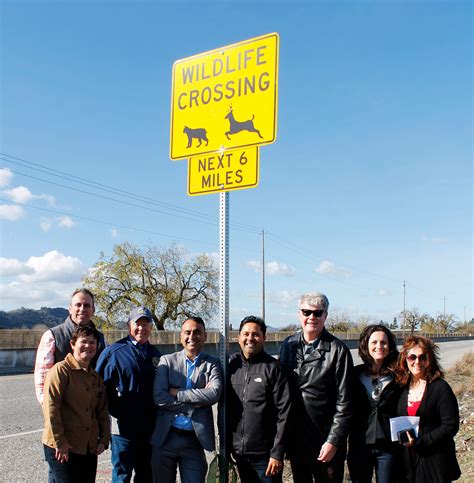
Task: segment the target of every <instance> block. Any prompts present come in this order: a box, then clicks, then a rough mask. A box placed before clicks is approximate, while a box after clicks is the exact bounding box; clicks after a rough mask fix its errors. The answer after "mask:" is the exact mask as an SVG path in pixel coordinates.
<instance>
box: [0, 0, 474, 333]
mask: <svg viewBox="0 0 474 483" xmlns="http://www.w3.org/2000/svg"><path fill="white" fill-rule="evenodd" d="M1 9H2V10H1V17H2V24H1V59H2V60H1V77H0V78H1V90H0V94H1V152H2V155H1V157H0V161H1V164H0V167H1V168H3V169H2V171H0V191H1V193H0V198H1V199H2V201H0V218H1V219H0V223H1V230H2V232H1V257H2V259H1V265H0V270H1V272H0V273H1V274H2V275H3V276H2V279H1V284H0V298H1V303H0V309H2V310H10V309H12V308H18V307H20V306H24V307H32V308H38V307H40V306H45V305H46V306H58V305H59V306H64V305H67V302H68V295H69V293H70V292H71V289H72V288H74V287H76V286H77V285H78V284H79V283H80V280H81V276H82V275H83V274H84V273H85V272H86V271H87V270H88V268H89V267H91V266H92V265H93V264H94V263H95V262H96V261H97V260H98V257H99V254H100V252H104V253H106V254H110V253H111V251H112V248H113V246H114V244H116V243H122V242H124V241H129V242H133V243H135V244H137V245H139V246H145V245H147V244H157V245H160V246H167V245H169V244H170V243H172V242H173V241H175V242H177V243H179V244H182V245H184V246H185V247H186V248H187V249H189V251H190V252H191V253H200V252H207V253H211V254H212V253H213V254H215V253H217V252H218V236H219V233H218V195H207V196H199V197H188V196H187V194H186V178H187V161H186V160H181V161H171V160H170V159H169V129H170V128H169V119H170V95H171V69H172V64H173V62H174V61H175V60H177V59H182V58H185V57H188V56H190V55H194V54H198V53H200V52H204V51H207V50H211V49H215V48H218V47H221V46H224V45H228V44H232V43H235V42H238V41H241V40H245V39H248V38H251V37H255V36H259V35H263V34H266V33H270V32H278V34H279V36H280V59H279V61H280V65H279V104H278V136H277V140H276V142H275V143H274V144H272V145H269V146H264V147H262V148H261V151H260V160H261V164H260V184H259V186H258V187H257V188H255V189H249V190H243V191H238V192H233V193H231V195H230V221H231V223H232V224H233V225H232V229H231V233H230V237H231V238H230V261H231V263H230V314H231V317H230V318H231V322H232V323H233V324H234V325H235V324H237V322H238V321H239V320H240V319H241V318H242V317H243V316H244V315H248V314H250V313H256V314H259V313H260V312H261V295H260V290H261V287H260V280H261V275H260V273H259V270H260V268H259V260H260V249H261V240H260V238H261V237H260V234H259V232H260V230H262V229H264V230H265V232H266V233H267V234H268V235H267V238H266V261H267V263H268V266H267V269H266V272H267V279H266V287H267V308H266V313H267V322H268V323H269V324H270V325H273V326H280V325H284V324H288V323H294V322H295V321H296V301H297V298H298V295H300V294H301V293H305V292H310V291H322V292H324V293H326V294H327V295H328V297H329V299H330V302H331V308H332V309H334V310H337V311H339V312H347V313H349V314H350V315H351V317H352V318H353V320H357V319H358V318H359V317H361V316H364V315H368V316H371V317H373V318H374V320H375V319H376V320H380V319H383V320H386V321H391V320H392V319H393V317H394V316H397V315H398V314H399V313H400V311H401V310H402V308H403V280H406V307H407V308H412V307H416V308H418V309H419V310H420V311H421V312H427V313H430V314H432V315H436V314H437V313H440V312H443V307H444V303H445V306H446V312H447V313H454V314H455V315H456V316H457V317H458V319H460V320H463V319H464V314H466V317H467V318H468V319H470V318H471V317H472V316H473V315H472V293H473V286H472V285H473V282H472V280H473V278H472V270H473V265H472V222H473V217H472V209H473V197H472V180H473V178H472V4H471V2H467V1H466V2H461V1H451V2H443V1H423V2H416V1H415V2H397V1H379V2H370V1H364V2H362V1H361V2H355V1H352V2H351V1H345V2H317V1H315V2H293V1H292V2H289V1H279V2H263V1H261V2H232V1H208V2H199V1H194V2H186V1H180V2H147V1H137V2H134V1H128V2H112V1H103V2H96V1H93V0H91V1H83V2H73V1H62V2H61V1H58V2H44V1H32V2H24V1H2V2H1ZM13 157H15V158H19V159H21V160H24V161H19V159H15V158H13ZM25 161H26V162H25ZM19 163H21V164H19ZM31 163H36V164H35V165H33V164H31ZM32 167H34V168H36V169H31V168H32ZM38 169H41V170H43V171H47V172H46V173H45V172H40V171H38ZM8 170H9V171H8ZM50 170H58V171H61V172H62V173H67V174H68V175H70V177H71V178H69V180H66V179H64V178H58V177H54V176H52V174H51V173H52V172H51V171H50ZM56 174H58V173H56ZM62 176H64V175H62ZM74 177H76V179H78V178H81V179H80V180H79V181H82V182H84V180H91V181H94V182H96V183H100V184H101V185H103V186H102V187H101V188H100V189H98V190H97V189H93V188H92V187H88V186H85V185H84V184H77V183H74V181H73V179H74ZM39 178H41V179H39ZM53 183H56V184H53ZM65 186H69V187H73V188H75V189H76V191H74V190H71V189H68V188H66V187H65ZM110 188H116V189H120V190H124V191H127V192H131V193H135V194H137V195H140V196H145V197H148V198H152V199H153V200H155V201H158V202H162V203H166V204H168V205H169V206H168V207H164V206H161V207H160V206H157V205H156V204H155V205H150V204H147V205H146V206H147V207H148V208H152V209H153V210H155V211H150V210H149V209H145V208H144V207H143V206H145V205H143V204H141V203H137V202H136V201H133V200H132V199H130V198H121V199H122V200H123V201H126V202H127V203H135V204H139V205H141V206H142V207H137V206H130V205H127V204H123V203H117V202H115V201H112V200H110V199H104V198H103V197H109V198H119V197H118V196H117V195H113V194H111V193H110V192H108V191H106V190H109V189H110ZM77 190H83V191H88V192H89V193H84V192H80V191H77ZM92 192H93V193H96V194H98V195H100V196H94V195H91V194H90V193H92ZM14 202H17V204H14ZM18 203H19V204H18ZM183 209H184V210H190V211H187V212H186V214H184V212H183V211H179V210H183ZM48 210H49V211H48ZM178 215H179V216H178ZM201 215H204V217H203V216H201ZM183 216H184V218H183ZM199 220H203V221H205V222H206V223H202V222H199ZM242 225H244V227H242ZM126 227H127V228H126Z"/></svg>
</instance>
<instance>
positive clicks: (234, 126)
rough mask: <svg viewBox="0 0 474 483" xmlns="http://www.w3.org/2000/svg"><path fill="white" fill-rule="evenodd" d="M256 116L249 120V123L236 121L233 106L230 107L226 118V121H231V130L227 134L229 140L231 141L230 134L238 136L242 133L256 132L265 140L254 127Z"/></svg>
mask: <svg viewBox="0 0 474 483" xmlns="http://www.w3.org/2000/svg"><path fill="white" fill-rule="evenodd" d="M254 117H255V116H254V115H252V119H248V120H247V121H236V119H235V117H234V112H233V110H232V106H230V109H229V112H228V113H227V115H226V116H225V119H228V120H229V123H230V127H229V130H228V131H227V132H226V133H225V135H226V137H227V139H230V137H229V134H237V133H239V132H241V131H249V132H255V133H257V134H258V137H259V138H260V139H263V136H262V135H261V134H260V131H259V130H258V129H256V128H255V126H254V125H253V119H254Z"/></svg>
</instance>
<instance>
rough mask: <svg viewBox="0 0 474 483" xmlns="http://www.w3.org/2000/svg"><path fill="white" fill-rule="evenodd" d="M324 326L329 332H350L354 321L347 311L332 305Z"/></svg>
mask: <svg viewBox="0 0 474 483" xmlns="http://www.w3.org/2000/svg"><path fill="white" fill-rule="evenodd" d="M326 327H327V329H328V330H330V331H331V332H350V331H351V330H352V329H354V323H353V322H352V321H351V318H350V316H349V314H348V313H347V312H345V311H343V310H340V309H338V308H337V307H333V308H332V309H331V310H330V311H329V315H328V318H327V321H326Z"/></svg>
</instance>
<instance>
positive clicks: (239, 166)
mask: <svg viewBox="0 0 474 483" xmlns="http://www.w3.org/2000/svg"><path fill="white" fill-rule="evenodd" d="M258 152H259V149H258V147H256V146H254V147H248V148H245V149H239V150H236V151H230V150H226V151H223V152H221V153H211V154H201V155H199V156H196V157H193V158H190V159H189V162H188V195H189V196H195V195H206V194H209V193H218V192H220V191H234V190H243V189H247V188H255V187H256V186H257V185H258V177H259V169H258Z"/></svg>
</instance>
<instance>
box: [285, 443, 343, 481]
mask: <svg viewBox="0 0 474 483" xmlns="http://www.w3.org/2000/svg"><path fill="white" fill-rule="evenodd" d="M317 457H318V453H317V452H315V453H314V458H312V459H311V460H301V459H300V458H295V459H292V458H290V463H291V471H292V472H293V481H294V483H314V482H315V483H326V482H328V483H329V482H330V483H342V481H343V479H344V460H345V459H346V452H345V451H344V449H341V448H338V449H337V451H336V454H335V455H334V458H333V459H332V460H331V461H329V462H328V463H322V462H320V461H318V460H317Z"/></svg>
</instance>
